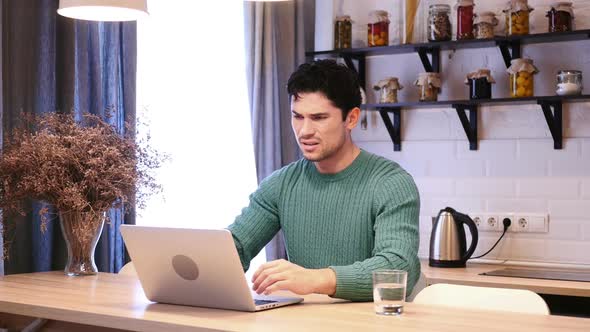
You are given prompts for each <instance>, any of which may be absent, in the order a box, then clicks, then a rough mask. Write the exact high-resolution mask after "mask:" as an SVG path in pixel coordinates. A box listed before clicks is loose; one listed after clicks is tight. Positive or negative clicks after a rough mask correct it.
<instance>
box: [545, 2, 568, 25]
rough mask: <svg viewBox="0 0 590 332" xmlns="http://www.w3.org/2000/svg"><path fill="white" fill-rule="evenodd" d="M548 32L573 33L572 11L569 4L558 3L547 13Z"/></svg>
mask: <svg viewBox="0 0 590 332" xmlns="http://www.w3.org/2000/svg"><path fill="white" fill-rule="evenodd" d="M546 16H547V18H548V19H549V29H548V31H549V32H565V31H573V19H574V9H573V8H572V3H571V2H558V3H555V4H553V5H552V6H551V9H550V10H549V11H548V12H547V15H546Z"/></svg>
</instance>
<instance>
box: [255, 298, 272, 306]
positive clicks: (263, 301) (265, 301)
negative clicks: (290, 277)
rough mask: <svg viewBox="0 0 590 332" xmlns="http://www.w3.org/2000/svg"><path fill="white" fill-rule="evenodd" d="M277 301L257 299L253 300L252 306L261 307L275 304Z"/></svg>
mask: <svg viewBox="0 0 590 332" xmlns="http://www.w3.org/2000/svg"><path fill="white" fill-rule="evenodd" d="M277 302H278V301H271V300H259V299H254V304H255V305H263V304H269V303H277Z"/></svg>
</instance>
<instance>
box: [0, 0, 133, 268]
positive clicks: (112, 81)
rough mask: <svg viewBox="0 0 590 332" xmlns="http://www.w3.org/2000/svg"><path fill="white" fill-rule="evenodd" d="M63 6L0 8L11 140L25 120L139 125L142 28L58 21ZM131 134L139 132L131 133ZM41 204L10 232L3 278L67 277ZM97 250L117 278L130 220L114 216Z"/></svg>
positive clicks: (38, 0)
mask: <svg viewBox="0 0 590 332" xmlns="http://www.w3.org/2000/svg"><path fill="white" fill-rule="evenodd" d="M57 7H58V0H18V1H17V0H10V1H3V2H2V22H1V26H2V98H1V100H2V120H3V121H2V124H3V125H2V131H3V134H7V133H10V131H11V129H12V128H14V126H15V124H16V122H17V120H18V116H19V114H21V113H22V112H27V113H36V114H41V113H45V112H55V111H60V112H73V113H74V114H75V115H76V116H80V115H81V114H83V113H84V112H88V113H92V114H97V115H101V116H103V117H104V115H105V111H106V110H113V111H114V114H113V116H112V117H110V118H109V121H110V123H111V124H113V125H115V126H116V128H117V129H118V130H119V131H120V132H121V133H123V132H124V130H125V126H124V122H125V121H128V122H130V124H131V125H132V126H134V125H135V85H136V82H135V77H136V57H137V41H136V35H137V31H136V24H135V22H124V23H118V22H108V23H102V22H87V21H79V20H72V19H69V18H65V17H62V16H59V15H57V12H56V10H57ZM132 128H133V127H132ZM42 204H44V203H41V202H31V205H30V207H31V208H30V209H29V210H30V213H29V214H28V215H27V216H25V217H23V218H21V219H20V220H10V221H9V222H11V223H13V222H16V228H15V232H8V231H7V232H5V233H4V234H3V236H4V238H5V239H6V238H7V237H10V238H11V239H12V241H13V245H12V246H11V250H10V258H9V259H8V260H5V261H4V272H5V273H6V274H11V273H25V272H37V271H48V270H55V269H63V268H64V265H65V261H66V249H65V242H64V241H63V239H62V235H61V229H60V226H59V220H58V219H57V217H55V218H54V219H53V220H52V221H51V222H50V223H49V225H48V229H47V231H46V232H44V233H43V232H41V230H40V228H39V222H40V220H39V216H38V213H37V212H38V211H39V209H41V208H42ZM109 213H110V217H111V223H110V224H107V225H105V227H104V229H103V233H102V235H101V238H100V241H99V243H98V246H97V248H96V264H97V266H98V269H99V270H100V271H103V272H116V271H118V270H119V269H120V268H121V266H122V265H123V264H124V263H125V251H124V247H123V244H122V240H121V236H120V233H119V232H118V226H119V225H120V224H122V223H134V216H133V214H132V213H130V214H127V215H125V214H124V213H123V211H122V210H114V209H113V210H111V211H110V212H109Z"/></svg>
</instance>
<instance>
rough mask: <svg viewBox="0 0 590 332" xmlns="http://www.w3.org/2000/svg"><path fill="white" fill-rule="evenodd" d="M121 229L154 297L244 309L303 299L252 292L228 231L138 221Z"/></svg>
mask: <svg viewBox="0 0 590 332" xmlns="http://www.w3.org/2000/svg"><path fill="white" fill-rule="evenodd" d="M120 229H121V234H122V235H123V240H124V242H125V245H126V246H127V250H128V251H129V255H130V256H131V259H132V261H133V264H134V265H135V269H136V270H137V276H138V277H139V281H140V283H141V286H142V287H143V290H144V292H145V295H146V297H147V298H148V299H149V300H150V301H154V302H160V303H170V304H181V305H189V306H197V307H209V308H220V309H232V310H240V311H259V310H265V309H271V308H276V307H280V306H285V305H289V304H294V303H299V302H301V301H303V299H302V298H284V297H277V296H260V295H257V294H256V293H253V292H252V291H251V290H250V288H249V287H248V282H247V281H246V277H245V275H244V271H243V269H242V264H241V263H240V258H239V256H238V252H237V250H236V247H235V244H234V241H233V238H232V235H231V233H230V232H229V231H228V230H202V229H185V228H163V227H150V226H135V225H121V227H120Z"/></svg>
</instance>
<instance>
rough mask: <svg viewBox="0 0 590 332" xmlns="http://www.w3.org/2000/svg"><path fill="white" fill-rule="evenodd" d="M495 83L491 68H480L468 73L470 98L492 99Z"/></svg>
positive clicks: (467, 80) (467, 82)
mask: <svg viewBox="0 0 590 332" xmlns="http://www.w3.org/2000/svg"><path fill="white" fill-rule="evenodd" d="M493 83H496V81H495V80H494V78H493V77H492V74H491V72H490V70H489V69H479V70H477V71H475V72H472V73H469V74H467V78H466V79H465V84H467V85H469V99H491V98H492V84H493Z"/></svg>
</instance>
